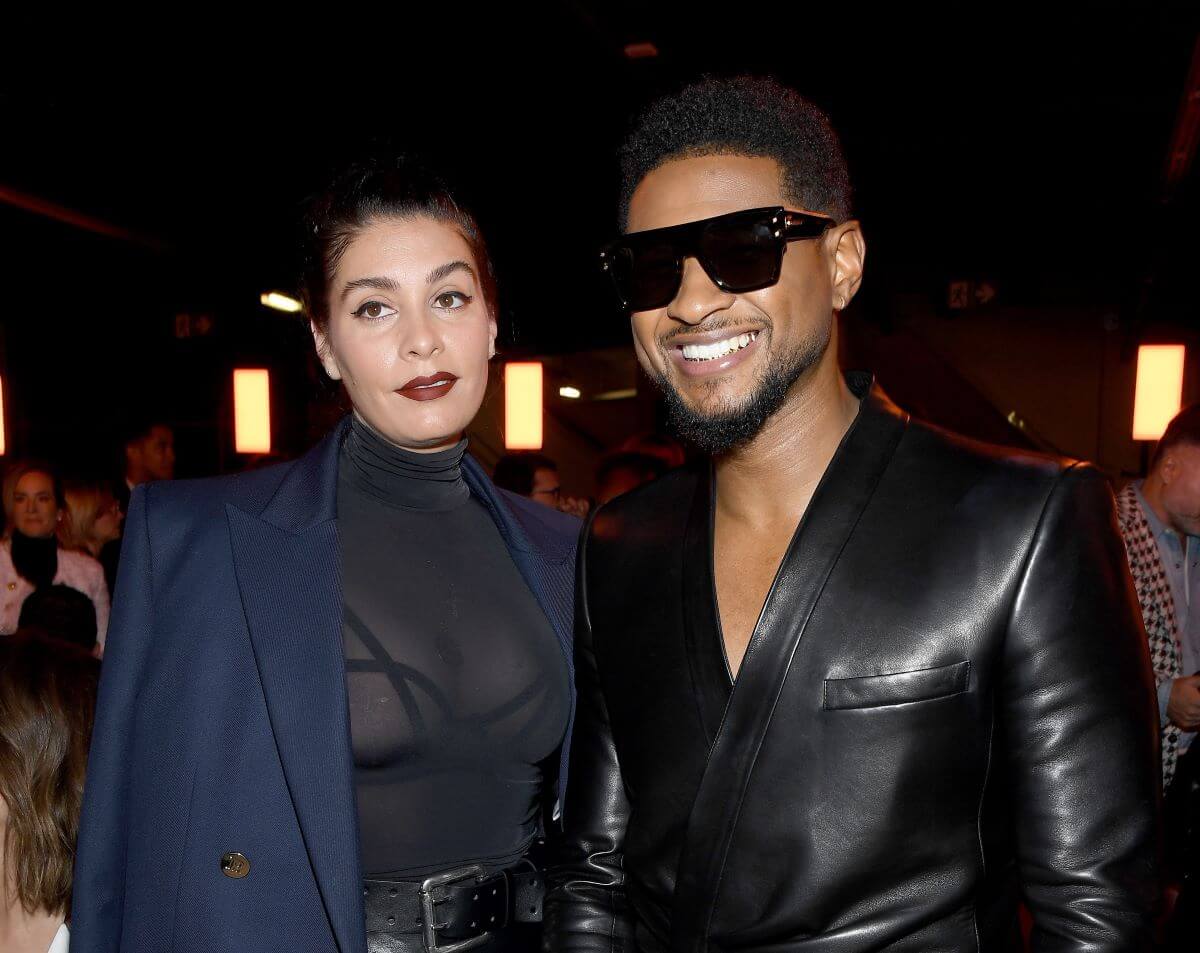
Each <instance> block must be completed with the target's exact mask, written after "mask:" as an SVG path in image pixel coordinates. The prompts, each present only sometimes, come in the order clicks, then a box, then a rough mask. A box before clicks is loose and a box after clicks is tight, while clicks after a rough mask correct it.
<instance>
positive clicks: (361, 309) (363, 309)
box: [354, 301, 396, 321]
mask: <svg viewBox="0 0 1200 953" xmlns="http://www.w3.org/2000/svg"><path fill="white" fill-rule="evenodd" d="M395 313H396V309H395V308H389V307H388V306H387V305H386V304H384V303H383V302H381V301H364V302H363V303H362V304H360V305H359V306H358V308H357V309H356V310H355V311H354V316H355V317H356V318H366V319H367V320H368V321H378V320H379V319H380V318H386V317H388V316H389V315H393V314H395Z"/></svg>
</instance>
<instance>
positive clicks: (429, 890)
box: [420, 864, 492, 953]
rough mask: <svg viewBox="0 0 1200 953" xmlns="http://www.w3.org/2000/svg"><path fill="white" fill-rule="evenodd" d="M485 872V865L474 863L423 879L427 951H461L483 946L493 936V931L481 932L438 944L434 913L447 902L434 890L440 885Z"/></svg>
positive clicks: (424, 937)
mask: <svg viewBox="0 0 1200 953" xmlns="http://www.w3.org/2000/svg"><path fill="white" fill-rule="evenodd" d="M483 874H484V869H483V867H482V866H481V865H479V864H473V865H471V866H470V867H460V868H459V869H458V870H451V871H448V872H447V873H444V874H435V875H434V876H432V877H426V878H425V879H424V880H422V881H421V893H420V900H421V940H422V942H423V943H424V944H425V949H426V951H427V953H461V951H463V950H473V949H475V947H478V946H483V945H484V944H485V943H487V942H488V940H490V939H491V938H492V934H491V933H487V932H484V933H481V934H479V936H473V937H470V938H468V939H466V940H457V941H455V942H454V943H446V944H442V945H439V944H438V938H437V931H438V929H439V927H438V925H437V919H436V917H435V915H434V908H435V907H436V906H437V905H438V904H439V903H443V902H445V900H446V898H445V897H435V896H434V891H435V890H437V889H438V888H439V887H447V886H449V885H450V884H456V883H462V882H463V881H467V880H472V879H476V880H478V879H479V878H480V877H482V876H483Z"/></svg>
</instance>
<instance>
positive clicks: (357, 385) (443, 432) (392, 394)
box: [313, 216, 496, 450]
mask: <svg viewBox="0 0 1200 953" xmlns="http://www.w3.org/2000/svg"><path fill="white" fill-rule="evenodd" d="M478 273H479V266H478V264H477V263H476V261H475V256H474V255H473V254H472V252H471V247H470V245H468V244H467V241H466V239H465V238H463V236H462V234H461V233H460V232H459V231H458V229H456V228H455V227H454V226H453V225H450V224H447V223H445V222H440V221H437V220H436V219H433V218H429V217H426V216H419V217H414V218H405V219H392V218H389V219H380V220H378V221H376V222H373V223H372V224H370V225H368V226H367V227H366V228H364V229H362V230H361V231H360V232H359V233H358V234H357V235H356V236H355V238H354V239H353V241H351V243H350V245H349V246H348V247H347V249H346V252H345V254H344V255H343V256H342V260H341V261H340V262H339V264H338V267H337V271H336V273H335V274H334V275H333V280H332V281H331V282H330V284H329V324H328V327H327V328H326V330H325V331H324V332H322V331H321V330H320V329H318V328H316V327H315V326H314V328H313V338H314V340H315V341H316V345H317V354H318V355H319V356H320V358H321V363H322V364H323V365H324V367H325V371H326V373H328V374H329V376H330V377H332V378H334V379H335V380H340V381H341V382H342V383H343V385H345V388H346V392H347V393H348V394H349V395H350V400H351V402H352V403H353V405H354V410H355V412H356V413H357V414H358V415H359V416H360V417H361V418H362V419H363V420H364V421H366V422H367V423H368V424H370V425H371V426H372V427H374V428H375V430H377V431H378V432H379V433H380V434H382V435H383V436H384V437H386V438H387V439H388V440H391V441H392V442H393V443H396V444H399V445H400V446H402V447H407V448H409V449H412V450H438V449H441V448H444V447H446V446H449V445H452V444H454V443H455V442H457V441H458V440H459V438H460V437H461V435H462V432H463V430H464V429H465V428H466V426H467V424H469V423H470V422H471V419H472V418H473V417H474V416H475V414H476V412H477V411H478V410H479V405H480V404H481V403H482V402H483V396H484V391H485V390H486V388H487V379H488V359H489V358H490V357H491V356H492V355H493V354H494V353H495V340H496V322H495V320H494V319H493V318H492V316H491V313H490V312H489V310H488V305H487V302H486V301H484V298H483V292H482V285H481V284H480V282H479V278H478Z"/></svg>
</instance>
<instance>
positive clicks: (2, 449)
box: [0, 379, 8, 457]
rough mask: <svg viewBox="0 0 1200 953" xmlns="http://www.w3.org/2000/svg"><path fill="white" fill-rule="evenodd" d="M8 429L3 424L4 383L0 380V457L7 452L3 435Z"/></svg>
mask: <svg viewBox="0 0 1200 953" xmlns="http://www.w3.org/2000/svg"><path fill="white" fill-rule="evenodd" d="M7 430H8V428H7V427H6V426H5V423H4V381H3V380H2V379H0V457H2V456H4V454H5V453H6V452H7V450H8V444H7V443H6V442H5V440H4V434H5V433H6V432H7Z"/></svg>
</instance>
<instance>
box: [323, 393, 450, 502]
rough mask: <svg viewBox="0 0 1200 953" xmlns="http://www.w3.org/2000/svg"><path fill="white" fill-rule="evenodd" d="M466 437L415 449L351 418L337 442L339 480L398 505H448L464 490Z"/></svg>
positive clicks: (380, 499) (359, 420)
mask: <svg viewBox="0 0 1200 953" xmlns="http://www.w3.org/2000/svg"><path fill="white" fill-rule="evenodd" d="M466 447H467V442H466V441H465V440H459V441H458V442H456V443H453V444H451V445H450V446H449V447H443V448H440V449H439V448H426V449H425V452H419V451H416V450H413V449H411V448H408V447H401V446H400V445H399V444H395V443H392V442H391V441H390V440H388V439H387V438H386V437H384V436H383V435H382V434H381V433H379V431H377V430H375V429H374V428H372V427H371V426H370V425H369V424H367V423H366V421H364V420H362V419H361V418H359V417H357V416H356V417H354V418H353V419H352V420H351V422H350V431H349V433H347V435H346V440H345V442H344V443H343V444H342V456H341V464H340V466H339V469H340V472H341V476H342V479H343V480H345V481H347V482H348V483H349V484H350V485H351V486H353V487H355V488H356V489H357V490H358V491H360V492H362V493H365V494H367V495H368V496H371V497H373V498H374V499H376V500H378V501H380V502H382V503H386V504H388V505H390V506H396V507H400V508H402V509H414V510H448V509H453V508H455V507H457V506H460V505H462V504H463V503H465V502H466V500H467V498H468V497H469V496H470V490H469V489H468V487H467V484H466V482H465V481H464V479H463V475H462V467H461V464H462V458H463V454H464V453H465V452H466Z"/></svg>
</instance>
